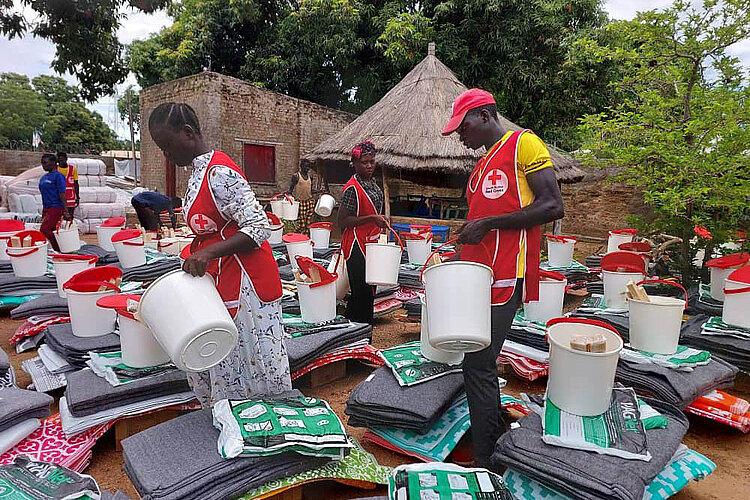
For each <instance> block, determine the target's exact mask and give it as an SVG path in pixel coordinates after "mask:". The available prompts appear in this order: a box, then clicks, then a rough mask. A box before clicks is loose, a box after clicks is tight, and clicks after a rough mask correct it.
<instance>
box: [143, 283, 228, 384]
mask: <svg viewBox="0 0 750 500" xmlns="http://www.w3.org/2000/svg"><path fill="white" fill-rule="evenodd" d="M135 316H136V317H137V318H139V319H140V320H141V321H143V322H144V323H145V324H146V325H147V326H148V327H149V328H150V329H151V331H152V332H153V334H154V336H155V337H156V339H157V340H158V341H159V344H161V346H162V347H163V348H164V350H165V351H166V353H167V354H168V355H169V357H170V359H171V360H172V362H173V363H174V364H175V365H176V366H177V367H178V368H179V369H181V370H184V371H189V372H201V371H205V370H208V369H209V368H211V367H212V366H215V365H217V364H218V363H221V362H222V361H223V360H224V359H225V358H226V357H227V356H228V355H229V353H230V352H231V351H232V349H234V347H235V345H236V344H237V326H236V325H235V324H234V321H232V317H231V316H230V315H229V311H227V308H226V306H225V305H224V302H223V301H222V299H221V296H220V295H219V292H218V291H216V287H215V286H214V281H213V279H211V277H210V276H208V275H204V276H201V277H194V276H190V275H189V274H187V273H185V272H184V271H182V270H179V269H178V270H176V271H172V272H169V273H167V274H165V275H164V276H162V277H160V278H159V279H157V280H156V281H154V282H153V283H152V284H151V286H149V287H148V288H147V289H146V292H145V293H144V294H143V297H142V298H141V302H140V306H139V309H138V313H137V314H136V315H135Z"/></svg>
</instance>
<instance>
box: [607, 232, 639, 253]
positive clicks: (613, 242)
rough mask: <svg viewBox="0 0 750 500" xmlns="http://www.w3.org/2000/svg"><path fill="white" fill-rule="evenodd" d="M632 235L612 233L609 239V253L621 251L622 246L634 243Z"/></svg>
mask: <svg viewBox="0 0 750 500" xmlns="http://www.w3.org/2000/svg"><path fill="white" fill-rule="evenodd" d="M634 236H635V235H634V234H632V233H615V232H612V231H610V232H609V238H608V239H607V253H610V252H618V251H620V245H622V244H623V243H630V242H631V241H633V237H634Z"/></svg>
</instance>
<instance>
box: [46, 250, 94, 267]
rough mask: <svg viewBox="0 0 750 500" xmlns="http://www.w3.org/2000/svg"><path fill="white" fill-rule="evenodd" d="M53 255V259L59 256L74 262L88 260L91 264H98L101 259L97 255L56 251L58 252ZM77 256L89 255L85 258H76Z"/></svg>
mask: <svg viewBox="0 0 750 500" xmlns="http://www.w3.org/2000/svg"><path fill="white" fill-rule="evenodd" d="M51 257H52V258H53V259H55V258H58V259H62V260H64V261H68V262H73V261H81V262H82V261H84V260H88V261H89V264H96V263H97V262H98V261H99V257H97V256H96V255H69V254H66V253H56V254H52V255H51ZM75 257H87V258H86V259H83V258H75Z"/></svg>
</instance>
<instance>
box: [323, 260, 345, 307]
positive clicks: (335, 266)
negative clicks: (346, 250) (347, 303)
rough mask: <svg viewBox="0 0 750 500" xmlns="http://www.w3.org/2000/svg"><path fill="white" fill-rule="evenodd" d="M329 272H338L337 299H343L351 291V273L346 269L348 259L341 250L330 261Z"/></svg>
mask: <svg viewBox="0 0 750 500" xmlns="http://www.w3.org/2000/svg"><path fill="white" fill-rule="evenodd" d="M326 269H328V272H329V273H336V275H337V276H338V277H337V278H336V299H337V300H341V299H343V298H344V297H346V294H347V293H349V274H348V272H347V270H346V259H345V258H344V256H343V255H342V254H341V250H339V251H338V252H336V255H335V256H334V257H333V258H332V259H331V262H329V263H328V267H327V268H326Z"/></svg>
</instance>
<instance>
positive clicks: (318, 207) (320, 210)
mask: <svg viewBox="0 0 750 500" xmlns="http://www.w3.org/2000/svg"><path fill="white" fill-rule="evenodd" d="M335 206H336V200H335V199H334V197H333V196H331V195H330V194H322V195H320V198H318V202H317V203H316V204H315V213H316V214H318V215H320V216H321V217H330V216H331V214H332V213H333V207H335Z"/></svg>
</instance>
